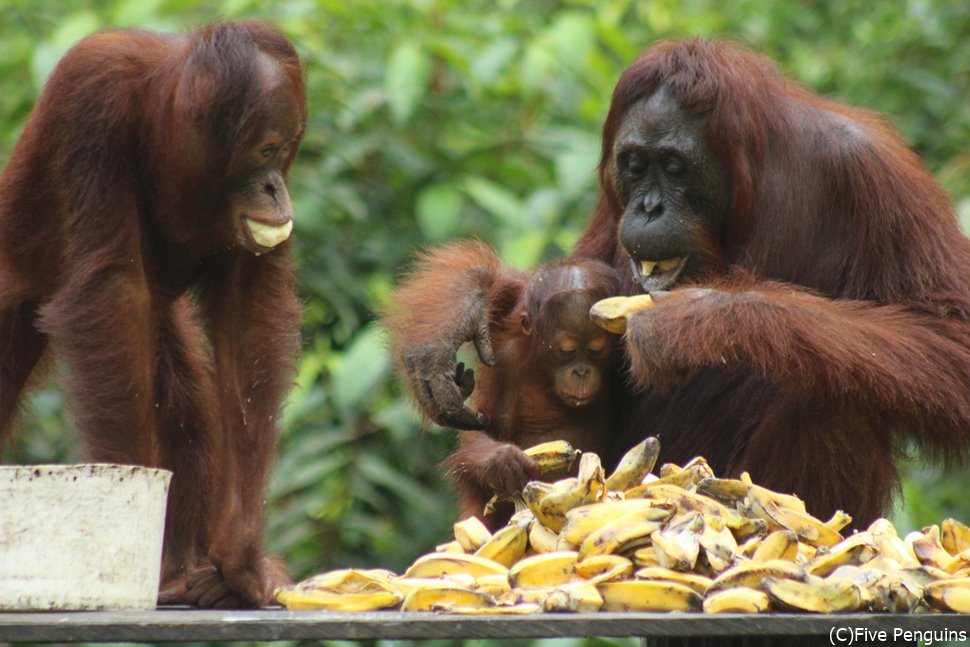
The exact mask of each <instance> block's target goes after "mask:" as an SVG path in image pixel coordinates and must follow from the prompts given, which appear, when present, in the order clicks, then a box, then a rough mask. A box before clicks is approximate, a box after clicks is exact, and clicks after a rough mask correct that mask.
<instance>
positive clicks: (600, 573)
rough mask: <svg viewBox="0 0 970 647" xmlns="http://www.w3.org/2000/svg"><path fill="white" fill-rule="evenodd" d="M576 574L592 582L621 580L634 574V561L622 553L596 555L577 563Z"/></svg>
mask: <svg viewBox="0 0 970 647" xmlns="http://www.w3.org/2000/svg"><path fill="white" fill-rule="evenodd" d="M575 570H576V576H577V577H581V578H583V579H584V580H587V581H589V582H592V583H599V582H608V581H609V580H620V579H625V578H628V577H630V576H631V575H632V574H633V562H632V561H631V560H629V559H627V558H626V557H623V556H621V555H596V556H594V557H588V558H586V559H584V560H583V561H581V562H577V563H576V568H575Z"/></svg>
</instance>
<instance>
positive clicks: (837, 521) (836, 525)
mask: <svg viewBox="0 0 970 647" xmlns="http://www.w3.org/2000/svg"><path fill="white" fill-rule="evenodd" d="M850 523H852V515H849V514H846V513H845V512H843V511H842V510H836V511H835V514H833V515H832V518H831V519H829V520H828V521H826V522H825V525H826V526H827V527H829V528H831V529H832V530H834V531H835V532H842V529H843V528H845V527H846V526H848V525H849V524H850Z"/></svg>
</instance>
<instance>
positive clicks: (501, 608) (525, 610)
mask: <svg viewBox="0 0 970 647" xmlns="http://www.w3.org/2000/svg"><path fill="white" fill-rule="evenodd" d="M540 611H542V607H541V606H539V605H538V604H496V605H495V606H494V607H459V608H455V609H452V610H451V613H455V614H459V615H465V616H522V615H529V614H531V613H539V612H540Z"/></svg>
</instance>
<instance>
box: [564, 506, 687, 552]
mask: <svg viewBox="0 0 970 647" xmlns="http://www.w3.org/2000/svg"><path fill="white" fill-rule="evenodd" d="M674 509H675V505H674V504H670V503H662V502H658V501H650V500H647V499H623V500H619V501H604V502H601V503H593V504H590V505H583V506H579V507H577V508H573V509H572V510H570V511H569V512H567V513H566V524H565V525H564V526H563V527H562V529H561V530H560V531H559V540H560V547H564V545H571V546H579V545H581V544H582V543H583V541H584V540H585V539H586V538H587V537H589V536H590V535H591V534H592V533H593V532H594V531H596V530H599V529H600V528H602V527H603V526H604V525H606V524H608V523H610V522H612V521H616V520H617V519H621V518H627V517H631V516H632V515H638V516H639V518H641V519H644V520H650V521H657V522H658V525H657V527H658V528H659V527H660V525H659V524H660V523H662V522H664V521H666V520H667V519H669V518H670V516H671V515H672V514H673V513H674Z"/></svg>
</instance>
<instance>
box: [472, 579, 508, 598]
mask: <svg viewBox="0 0 970 647" xmlns="http://www.w3.org/2000/svg"><path fill="white" fill-rule="evenodd" d="M472 582H473V583H472V585H471V586H470V587H468V588H474V589H475V590H477V591H481V592H482V593H487V594H489V595H491V596H492V597H493V598H498V597H500V596H502V595H505V594H506V593H508V592H509V591H510V590H512V585H511V584H509V577H508V575H483V576H481V577H479V578H478V579H473V580H472Z"/></svg>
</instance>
